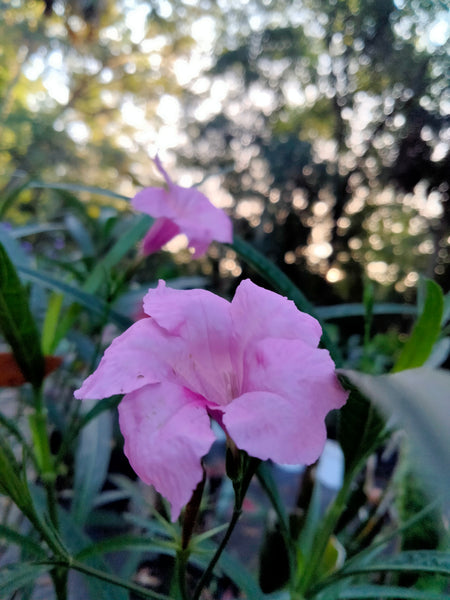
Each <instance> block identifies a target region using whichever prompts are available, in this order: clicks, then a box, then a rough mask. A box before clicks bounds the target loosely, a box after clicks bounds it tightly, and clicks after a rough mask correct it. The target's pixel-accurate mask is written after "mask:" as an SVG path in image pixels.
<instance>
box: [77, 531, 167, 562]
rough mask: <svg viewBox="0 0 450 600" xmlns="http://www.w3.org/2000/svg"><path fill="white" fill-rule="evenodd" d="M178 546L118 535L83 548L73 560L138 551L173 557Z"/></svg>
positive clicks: (146, 538) (144, 538) (141, 537)
mask: <svg viewBox="0 0 450 600" xmlns="http://www.w3.org/2000/svg"><path fill="white" fill-rule="evenodd" d="M177 547H178V545H177V544H176V543H175V542H170V541H164V540H158V539H157V538H148V537H144V536H142V535H139V536H137V535H118V536H115V537H112V538H108V539H106V540H102V541H100V542H96V543H95V544H92V545H91V546H87V547H86V548H83V550H82V551H81V552H79V553H78V554H77V555H76V556H75V558H76V559H77V560H85V559H86V558H90V557H91V556H98V555H103V554H105V553H106V552H118V551H124V550H133V551H136V550H140V551H141V552H156V553H162V554H169V555H170V556H175V553H176V550H177Z"/></svg>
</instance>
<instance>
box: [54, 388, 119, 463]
mask: <svg viewBox="0 0 450 600" xmlns="http://www.w3.org/2000/svg"><path fill="white" fill-rule="evenodd" d="M121 399H122V396H111V398H104V399H103V400H99V401H98V402H96V403H95V405H94V406H93V407H92V408H91V409H90V410H89V411H88V412H87V413H85V414H83V415H81V416H80V418H79V420H78V421H77V422H76V423H75V424H74V425H73V426H72V427H71V428H70V429H69V430H68V431H67V432H66V434H65V436H64V439H63V441H62V444H61V448H60V450H59V452H58V455H57V459H56V462H59V461H61V460H62V459H63V458H64V456H65V454H66V452H67V451H68V449H69V448H70V446H71V444H72V442H73V440H74V439H75V438H76V437H77V435H78V434H79V433H80V431H81V430H82V429H83V428H84V427H86V425H87V424H88V423H90V422H91V421H92V420H93V419H95V418H96V417H97V416H98V415H100V414H101V413H102V412H104V411H107V410H110V409H113V408H117V406H118V405H119V402H120V401H121Z"/></svg>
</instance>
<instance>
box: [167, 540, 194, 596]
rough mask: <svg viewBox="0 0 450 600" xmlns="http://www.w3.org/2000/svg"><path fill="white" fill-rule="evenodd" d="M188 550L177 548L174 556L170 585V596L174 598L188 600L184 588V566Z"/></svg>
mask: <svg viewBox="0 0 450 600" xmlns="http://www.w3.org/2000/svg"><path fill="white" fill-rule="evenodd" d="M189 554H190V552H189V550H186V549H183V550H178V552H177V554H176V556H175V567H174V572H173V578H172V585H171V586H170V596H171V597H173V598H175V599H176V600H178V599H180V600H188V593H187V588H186V566H187V563H188V560H189Z"/></svg>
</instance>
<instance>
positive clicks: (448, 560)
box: [339, 550, 450, 577]
mask: <svg viewBox="0 0 450 600" xmlns="http://www.w3.org/2000/svg"><path fill="white" fill-rule="evenodd" d="M380 571H401V572H412V573H433V574H434V575H448V576H450V552H440V551H438V550H411V551H409V552H400V553H399V554H396V555H395V556H389V558H387V559H386V560H384V561H383V560H381V561H380V562H374V563H371V564H367V565H361V566H354V567H349V568H346V567H345V566H344V568H343V569H342V570H341V571H340V572H339V577H343V576H345V577H350V576H354V575H360V574H363V573H364V574H366V573H375V572H380Z"/></svg>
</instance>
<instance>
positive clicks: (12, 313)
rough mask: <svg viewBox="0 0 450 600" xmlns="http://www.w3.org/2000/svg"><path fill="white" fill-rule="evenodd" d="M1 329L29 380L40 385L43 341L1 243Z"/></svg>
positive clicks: (42, 369) (36, 385) (12, 266)
mask: <svg viewBox="0 0 450 600" xmlns="http://www.w3.org/2000/svg"><path fill="white" fill-rule="evenodd" d="M0 330H1V331H2V332H3V335H4V336H5V339H6V341H7V342H8V344H9V345H10V346H11V348H12V351H13V353H14V357H15V359H16V361H17V364H18V365H19V367H20V370H21V371H22V373H23V375H24V377H25V378H26V380H27V381H29V382H30V383H32V384H33V386H35V387H39V386H40V385H41V383H42V380H43V378H44V355H43V354H42V351H41V341H40V338H39V333H38V330H37V327H36V324H35V322H34V319H33V316H32V314H31V312H30V308H29V306H28V298H27V295H26V293H25V290H24V289H23V287H22V284H21V283H20V280H19V277H18V275H17V273H16V270H15V268H14V265H13V264H12V262H11V260H10V259H9V256H8V254H7V253H6V251H5V249H4V248H3V246H2V244H0Z"/></svg>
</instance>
